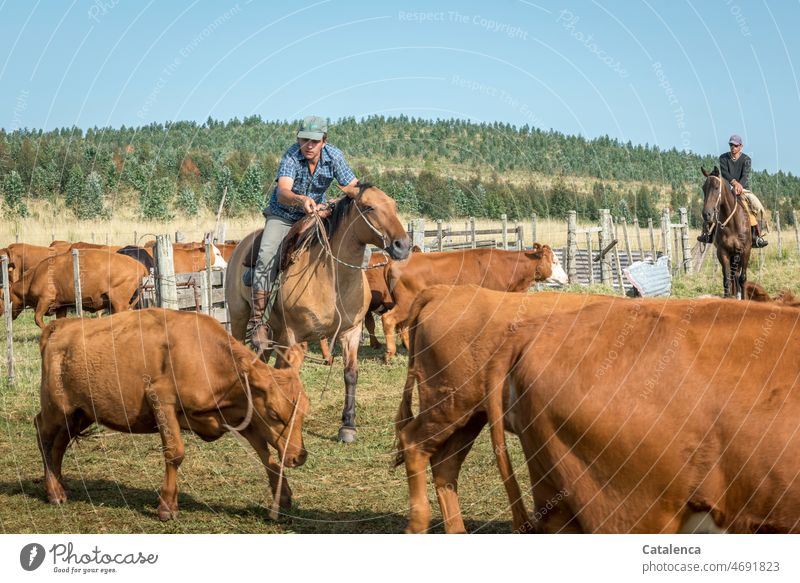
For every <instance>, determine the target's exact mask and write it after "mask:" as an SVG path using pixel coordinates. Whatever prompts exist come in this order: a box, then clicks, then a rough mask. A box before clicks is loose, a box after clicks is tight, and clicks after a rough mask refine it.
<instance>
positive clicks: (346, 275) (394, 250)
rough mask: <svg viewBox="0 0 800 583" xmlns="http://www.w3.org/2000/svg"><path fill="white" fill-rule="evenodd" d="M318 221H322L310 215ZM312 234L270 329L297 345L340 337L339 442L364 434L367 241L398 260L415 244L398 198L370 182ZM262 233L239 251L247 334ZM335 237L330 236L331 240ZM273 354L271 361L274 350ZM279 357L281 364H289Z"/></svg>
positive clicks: (233, 273)
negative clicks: (251, 262) (360, 403)
mask: <svg viewBox="0 0 800 583" xmlns="http://www.w3.org/2000/svg"><path fill="white" fill-rule="evenodd" d="M310 220H315V219H310ZM324 223H325V229H324V231H325V233H322V232H321V229H318V228H317V227H311V229H310V230H309V231H308V232H307V235H308V237H307V239H306V241H307V246H304V247H301V248H302V249H303V250H302V251H300V252H299V253H297V254H296V257H295V258H294V261H293V262H292V263H291V264H290V265H289V266H288V267H287V268H286V269H285V270H284V271H283V272H282V273H281V275H280V277H279V288H278V292H277V296H276V299H275V303H274V305H273V307H272V311H271V312H270V316H269V328H270V330H271V332H272V338H273V340H274V341H275V342H276V344H277V345H284V346H292V345H294V344H297V343H299V342H305V341H316V340H318V339H320V338H329V339H332V340H333V339H338V340H339V341H340V342H341V344H342V358H343V361H344V384H345V399H344V409H343V411H342V426H341V428H340V429H339V440H340V441H345V442H352V441H355V439H356V425H355V415H356V406H355V403H356V382H357V380H358V346H359V344H360V342H361V327H362V325H363V321H364V314H365V313H366V310H367V307H368V306H369V299H370V293H369V286H368V285H367V281H366V276H365V275H364V270H363V269H362V268H361V263H362V261H363V258H364V251H365V249H366V246H367V245H376V246H378V247H380V248H382V249H384V250H385V251H386V252H387V253H388V254H389V256H390V257H392V258H393V259H405V258H406V257H408V254H409V250H410V248H411V243H410V241H409V238H408V234H407V233H406V231H405V229H404V228H403V226H402V224H401V223H400V220H399V218H398V217H397V207H396V204H395V202H394V200H393V199H392V198H390V197H389V196H387V195H386V193H384V192H383V191H381V190H379V189H378V188H375V187H374V186H372V185H369V184H361V185H359V191H358V194H357V195H356V196H355V197H354V198H349V197H344V198H342V199H340V200H339V201H337V202H336V203H334V209H333V212H332V213H331V215H330V217H328V218H327V219H325V220H324ZM257 234H258V231H256V232H254V233H251V234H249V235H248V236H247V237H245V238H244V239H242V241H241V242H240V243H239V245H238V246H237V247H236V249H235V250H234V252H233V254H232V255H231V260H230V262H229V263H228V274H227V278H226V281H225V299H226V300H227V303H228V313H229V315H230V320H231V334H233V336H234V337H235V338H236V339H238V340H243V339H244V336H245V330H246V328H247V320H248V319H249V317H250V305H251V288H249V287H246V286H245V285H244V283H243V282H242V274H243V272H244V269H245V268H244V265H243V262H244V259H245V258H246V257H248V256H249V255H250V253H251V249H252V246H253V240H254V239H255V237H256V235H257ZM326 241H327V242H326ZM265 360H269V354H267V355H266V358H265ZM280 361H281V358H280V357H278V363H277V364H276V366H281V365H282V363H281V362H280Z"/></svg>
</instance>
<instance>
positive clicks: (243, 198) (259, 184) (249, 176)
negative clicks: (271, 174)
mask: <svg viewBox="0 0 800 583" xmlns="http://www.w3.org/2000/svg"><path fill="white" fill-rule="evenodd" d="M239 202H240V204H241V206H242V210H245V211H247V210H251V209H256V210H258V209H261V208H263V207H264V173H263V172H262V170H261V165H260V164H259V163H258V162H254V163H253V164H250V166H248V167H247V170H245V172H244V176H242V182H241V184H240V185H239Z"/></svg>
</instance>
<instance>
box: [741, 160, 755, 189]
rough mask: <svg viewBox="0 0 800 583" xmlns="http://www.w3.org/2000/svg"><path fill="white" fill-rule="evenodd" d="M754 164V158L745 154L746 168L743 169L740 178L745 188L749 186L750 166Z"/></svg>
mask: <svg viewBox="0 0 800 583" xmlns="http://www.w3.org/2000/svg"><path fill="white" fill-rule="evenodd" d="M752 165H753V162H752V160H750V156H747V155H745V158H744V169H743V170H742V178H741V180H739V184H741V185H742V187H743V188H748V186H747V183H748V181H749V180H750V167H751V166H752Z"/></svg>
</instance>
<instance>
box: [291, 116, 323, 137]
mask: <svg viewBox="0 0 800 583" xmlns="http://www.w3.org/2000/svg"><path fill="white" fill-rule="evenodd" d="M327 133H328V122H327V121H326V120H325V118H322V117H319V116H316V115H309V116H308V117H306V118H304V119H303V121H302V122H301V123H300V127H299V128H298V130H297V137H298V138H304V139H306V140H321V139H322V138H323V137H324V136H325V134H327Z"/></svg>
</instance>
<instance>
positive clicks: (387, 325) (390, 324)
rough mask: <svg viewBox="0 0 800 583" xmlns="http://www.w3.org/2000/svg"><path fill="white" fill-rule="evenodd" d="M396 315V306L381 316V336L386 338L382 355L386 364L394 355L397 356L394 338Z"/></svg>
mask: <svg viewBox="0 0 800 583" xmlns="http://www.w3.org/2000/svg"><path fill="white" fill-rule="evenodd" d="M396 314H397V306H395V307H394V308H392V309H391V310H389V311H388V312H386V313H385V314H383V315H382V316H381V325H382V326H383V335H384V337H385V338H386V352H384V353H383V361H384V362H385V363H387V364H388V363H389V362H390V361H391V360H392V358H394V355H395V354H397V339H396V338H395V331H396V330H397V315H396Z"/></svg>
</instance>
